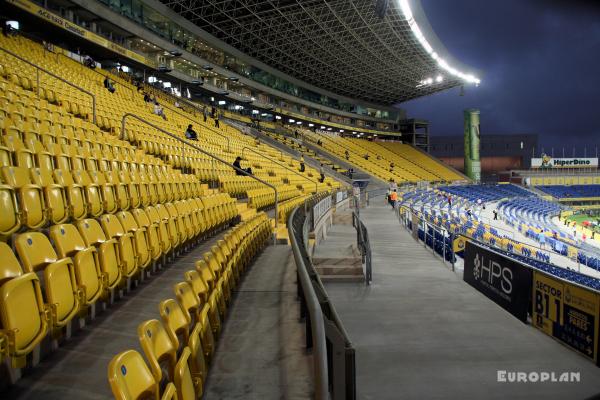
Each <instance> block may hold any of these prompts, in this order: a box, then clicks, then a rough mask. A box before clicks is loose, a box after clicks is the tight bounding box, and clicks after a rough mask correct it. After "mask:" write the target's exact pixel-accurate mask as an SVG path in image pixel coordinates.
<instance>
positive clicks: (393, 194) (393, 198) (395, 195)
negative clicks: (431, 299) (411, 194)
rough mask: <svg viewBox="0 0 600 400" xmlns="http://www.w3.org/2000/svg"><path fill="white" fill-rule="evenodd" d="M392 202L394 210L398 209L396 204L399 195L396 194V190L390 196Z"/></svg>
mask: <svg viewBox="0 0 600 400" xmlns="http://www.w3.org/2000/svg"><path fill="white" fill-rule="evenodd" d="M390 200H391V203H392V208H396V202H397V201H398V193H397V192H396V189H394V191H393V192H392V194H390Z"/></svg>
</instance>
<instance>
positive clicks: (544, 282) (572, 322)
mask: <svg viewBox="0 0 600 400" xmlns="http://www.w3.org/2000/svg"><path fill="white" fill-rule="evenodd" d="M599 303H600V299H599V298H598V294H597V293H595V292H592V291H591V290H587V289H585V288H582V287H579V286H576V285H573V284H570V283H569V282H565V281H561V280H559V279H554V278H551V277H549V276H547V275H546V274H543V273H541V272H538V271H536V272H535V273H534V277H533V295H532V304H533V313H532V321H531V322H532V324H533V326H535V327H536V328H538V329H539V330H541V331H542V332H545V333H546V334H548V335H550V336H552V337H554V338H556V339H558V340H559V341H561V342H563V343H564V344H566V345H567V346H569V347H571V348H573V349H575V350H577V351H578V352H580V353H581V354H583V355H584V356H586V357H588V358H590V359H592V360H593V361H594V362H598V347H597V343H598V311H599V309H600V304H599Z"/></svg>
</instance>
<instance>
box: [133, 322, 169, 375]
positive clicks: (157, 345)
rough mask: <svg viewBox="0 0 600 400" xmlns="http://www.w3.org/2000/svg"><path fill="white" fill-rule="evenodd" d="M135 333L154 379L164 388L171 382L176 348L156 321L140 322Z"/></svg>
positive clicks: (160, 324)
mask: <svg viewBox="0 0 600 400" xmlns="http://www.w3.org/2000/svg"><path fill="white" fill-rule="evenodd" d="M137 332H138V338H139V340H140V345H141V346H142V349H143V350H144V354H145V355H146V359H147V360H148V363H149V364H150V370H151V371H152V375H154V379H155V380H156V381H157V382H159V385H160V386H161V387H164V386H166V383H167V382H172V381H173V370H174V368H175V363H176V362H177V347H175V344H174V343H173V342H172V341H171V339H170V338H169V334H168V333H167V331H166V330H165V328H164V327H163V325H162V323H161V322H160V321H158V320H156V319H152V320H149V321H145V322H142V323H141V324H140V325H139V326H138V330H137Z"/></svg>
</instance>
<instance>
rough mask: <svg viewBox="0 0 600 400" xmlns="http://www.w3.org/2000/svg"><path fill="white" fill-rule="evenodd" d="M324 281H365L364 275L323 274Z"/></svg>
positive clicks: (322, 279)
mask: <svg viewBox="0 0 600 400" xmlns="http://www.w3.org/2000/svg"><path fill="white" fill-rule="evenodd" d="M321 281H323V282H364V281H365V277H364V276H363V275H321Z"/></svg>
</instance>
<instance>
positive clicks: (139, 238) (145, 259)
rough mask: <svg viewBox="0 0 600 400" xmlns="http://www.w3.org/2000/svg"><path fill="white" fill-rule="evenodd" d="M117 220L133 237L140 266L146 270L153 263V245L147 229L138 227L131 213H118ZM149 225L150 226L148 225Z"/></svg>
mask: <svg viewBox="0 0 600 400" xmlns="http://www.w3.org/2000/svg"><path fill="white" fill-rule="evenodd" d="M117 218H118V219H119V222H121V225H122V226H123V229H125V231H126V232H129V233H131V234H132V235H133V238H134V245H135V246H134V248H135V252H136V254H137V256H138V266H139V267H140V268H142V269H144V268H146V267H147V266H148V265H149V264H150V262H151V261H152V254H151V243H150V237H149V234H148V230H147V228H146V227H143V226H138V223H137V222H136V220H135V218H133V215H131V213H130V212H129V211H120V212H119V213H117ZM148 225H150V224H149V223H148Z"/></svg>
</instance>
